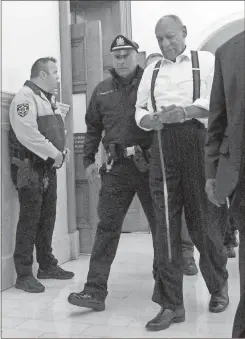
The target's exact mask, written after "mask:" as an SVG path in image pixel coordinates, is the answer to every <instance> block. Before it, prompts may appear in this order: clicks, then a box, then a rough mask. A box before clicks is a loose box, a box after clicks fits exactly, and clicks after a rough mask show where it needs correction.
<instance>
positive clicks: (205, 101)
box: [193, 98, 209, 111]
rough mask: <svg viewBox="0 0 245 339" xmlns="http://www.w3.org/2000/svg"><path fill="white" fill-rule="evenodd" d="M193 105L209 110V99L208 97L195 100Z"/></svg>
mask: <svg viewBox="0 0 245 339" xmlns="http://www.w3.org/2000/svg"><path fill="white" fill-rule="evenodd" d="M193 105H194V106H196V107H199V108H203V109H206V110H207V111H208V110H209V100H208V99H203V98H199V99H197V100H196V101H194V102H193Z"/></svg>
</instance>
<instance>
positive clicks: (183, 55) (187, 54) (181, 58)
mask: <svg viewBox="0 0 245 339" xmlns="http://www.w3.org/2000/svg"><path fill="white" fill-rule="evenodd" d="M184 60H191V51H190V49H189V48H188V47H186V48H185V49H184V51H183V52H182V53H181V54H180V55H178V56H177V58H176V63H177V64H179V63H181V62H182V61H184ZM169 62H171V61H170V60H167V59H165V58H164V57H163V58H162V63H161V66H163V65H164V63H169Z"/></svg>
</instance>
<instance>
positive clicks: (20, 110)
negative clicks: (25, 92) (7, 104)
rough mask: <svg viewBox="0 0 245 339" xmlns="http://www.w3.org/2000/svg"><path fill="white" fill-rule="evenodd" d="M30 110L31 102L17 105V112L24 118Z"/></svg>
mask: <svg viewBox="0 0 245 339" xmlns="http://www.w3.org/2000/svg"><path fill="white" fill-rule="evenodd" d="M28 112H29V104H27V103H25V104H20V105H17V113H18V114H19V116H21V117H22V118H23V117H24V116H26V114H27V113H28Z"/></svg>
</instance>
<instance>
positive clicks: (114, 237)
mask: <svg viewBox="0 0 245 339" xmlns="http://www.w3.org/2000/svg"><path fill="white" fill-rule="evenodd" d="M138 47H139V46H138V45H137V44H136V43H134V42H132V41H130V40H129V39H127V38H126V37H124V36H123V35H119V36H117V37H116V38H115V39H114V41H113V42H112V45H111V53H112V57H113V64H114V68H113V69H112V70H111V71H110V73H111V77H110V78H108V79H106V80H104V81H102V82H100V83H99V84H98V85H97V86H96V88H95V90H94V92H93V95H92V98H91V100H90V103H89V107H88V110H87V114H86V124H87V133H86V138H85V144H84V154H85V156H84V166H85V167H86V173H87V177H88V179H89V180H91V181H93V176H94V175H95V173H96V165H95V164H94V162H95V154H96V153H97V151H98V146H99V143H100V140H101V136H102V131H104V132H105V135H104V138H103V140H102V142H103V145H104V148H105V150H106V152H107V163H106V165H105V166H102V168H101V170H100V174H101V179H102V187H101V191H100V196H99V204H98V215H99V223H98V228H97V234H96V238H95V243H94V247H93V250H92V254H91V259H90V267H89V272H88V277H87V282H86V284H85V287H84V290H83V291H82V292H80V293H71V294H70V296H69V297H68V301H69V303H71V304H73V305H77V306H80V307H87V308H91V309H95V310H100V311H102V310H104V309H105V299H106V296H107V293H108V292H107V281H108V277H109V272H110V268H111V264H112V262H113V259H114V257H115V254H116V251H117V246H118V242H119V238H120V234H121V229H122V224H123V220H124V218H125V215H126V213H127V211H128V209H129V206H130V204H131V202H132V200H133V198H134V196H135V194H136V193H137V195H138V197H139V200H140V202H141V204H142V207H143V209H144V212H145V214H146V216H147V219H148V222H149V224H150V228H151V232H152V236H153V246H154V236H155V221H154V214H153V208H152V200H151V195H150V190H149V180H148V167H149V166H148V156H149V154H148V151H147V150H148V148H149V147H150V143H151V138H150V134H149V132H145V131H142V130H141V129H140V128H139V127H138V126H137V125H136V122H135V118H134V115H135V103H136V96H137V89H138V85H139V82H140V79H141V76H142V74H143V69H142V68H141V67H139V65H138ZM154 247H155V246H154ZM153 267H154V269H155V268H156V264H155V263H154V264H153Z"/></svg>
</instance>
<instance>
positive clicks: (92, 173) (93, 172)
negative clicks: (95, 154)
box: [86, 164, 98, 185]
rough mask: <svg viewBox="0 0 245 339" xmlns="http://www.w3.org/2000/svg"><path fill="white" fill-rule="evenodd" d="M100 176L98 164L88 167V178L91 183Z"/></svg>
mask: <svg viewBox="0 0 245 339" xmlns="http://www.w3.org/2000/svg"><path fill="white" fill-rule="evenodd" d="M97 176H98V169H97V166H96V164H91V165H89V166H88V167H87V168H86V178H87V180H88V182H89V183H90V184H93V185H94V184H95V178H96V177H97Z"/></svg>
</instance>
